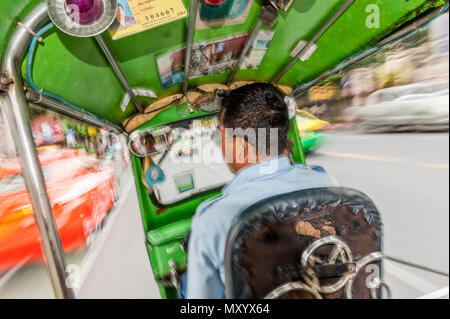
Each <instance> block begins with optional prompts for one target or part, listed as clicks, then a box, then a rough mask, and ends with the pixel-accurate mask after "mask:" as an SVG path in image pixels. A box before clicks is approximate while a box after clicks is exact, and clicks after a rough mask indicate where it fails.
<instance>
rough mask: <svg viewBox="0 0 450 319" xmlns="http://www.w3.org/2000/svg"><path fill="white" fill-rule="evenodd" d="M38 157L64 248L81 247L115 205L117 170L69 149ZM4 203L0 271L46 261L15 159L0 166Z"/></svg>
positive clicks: (0, 209) (0, 207)
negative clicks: (115, 176) (100, 165)
mask: <svg viewBox="0 0 450 319" xmlns="http://www.w3.org/2000/svg"><path fill="white" fill-rule="evenodd" d="M39 160H40V163H41V165H42V168H43V170H44V175H45V179H46V185H47V192H48V195H49V197H50V201H51V204H52V209H53V215H54V218H55V222H56V225H57V228H58V231H59V234H60V236H61V240H62V245H63V249H64V251H65V252H70V251H73V250H74V249H82V248H83V247H85V246H86V240H87V238H88V237H89V235H90V234H91V233H92V232H93V231H94V230H95V229H96V228H97V227H99V226H100V223H101V222H102V220H103V218H104V217H105V216H106V214H107V213H108V211H109V210H110V209H111V208H112V207H113V204H114V200H115V196H116V191H115V184H114V175H113V172H112V170H110V169H103V168H99V167H98V161H97V159H96V158H95V157H93V156H91V155H88V154H85V153H82V152H78V151H75V150H70V149H63V150H51V151H47V152H45V153H43V154H41V155H40V156H39ZM0 203H1V205H0V273H2V272H4V271H7V270H8V269H10V268H12V267H13V266H16V265H23V264H24V263H29V262H42V261H43V255H42V250H41V243H40V234H39V230H38V227H37V225H36V222H35V217H34V214H33V209H32V206H31V200H30V196H29V194H28V191H27V190H26V188H25V181H24V179H23V177H22V175H21V167H20V163H19V161H18V160H17V159H14V160H10V161H9V162H7V163H5V164H3V165H2V166H0Z"/></svg>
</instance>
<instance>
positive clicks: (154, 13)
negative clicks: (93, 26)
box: [109, 0, 187, 40]
mask: <svg viewBox="0 0 450 319" xmlns="http://www.w3.org/2000/svg"><path fill="white" fill-rule="evenodd" d="M118 3H119V8H118V10H117V15H116V19H115V20H114V23H113V24H112V26H111V28H110V29H109V31H110V33H111V37H112V38H113V39H114V40H117V39H121V38H123V37H127V36H130V35H133V34H136V33H139V32H142V31H146V30H149V29H153V28H156V27H159V26H161V25H164V24H167V23H170V22H174V21H177V20H179V19H183V18H185V17H187V11H186V7H185V6H184V4H183V1H182V0H152V1H142V0H118Z"/></svg>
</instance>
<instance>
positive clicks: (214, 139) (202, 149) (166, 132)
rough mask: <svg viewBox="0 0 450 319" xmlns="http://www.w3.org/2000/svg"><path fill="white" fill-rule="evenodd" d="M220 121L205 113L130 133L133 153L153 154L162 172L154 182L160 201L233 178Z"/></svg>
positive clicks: (214, 186)
mask: <svg viewBox="0 0 450 319" xmlns="http://www.w3.org/2000/svg"><path fill="white" fill-rule="evenodd" d="M218 124H219V123H218V117H217V116H216V115H213V116H205V117H200V118H194V119H190V120H184V121H180V122H176V123H171V124H169V125H166V126H161V127H154V128H151V129H147V130H146V131H145V132H140V133H139V135H137V134H134V133H133V134H134V135H133V136H130V138H131V141H132V144H131V150H132V151H133V153H135V154H136V152H141V153H140V155H141V157H144V156H142V155H145V156H150V157H151V159H152V162H153V165H154V166H156V167H158V168H159V169H160V171H162V173H163V178H161V179H160V180H159V181H158V182H156V183H154V184H153V185H152V191H153V194H154V198H155V199H156V200H157V201H158V202H159V204H161V205H171V204H175V203H177V202H180V201H182V200H185V199H188V198H190V197H192V196H195V195H197V194H201V193H205V192H208V191H212V190H217V189H219V188H221V187H223V186H224V185H225V184H227V183H228V182H229V181H230V180H231V179H232V178H233V176H234V175H233V173H232V172H231V171H230V169H229V168H228V165H227V164H226V163H225V160H224V158H223V155H222V146H221V137H220V133H219V130H218ZM139 136H140V137H139ZM133 143H134V144H133ZM138 156H139V155H138Z"/></svg>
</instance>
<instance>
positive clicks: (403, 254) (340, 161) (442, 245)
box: [308, 132, 449, 298]
mask: <svg viewBox="0 0 450 319" xmlns="http://www.w3.org/2000/svg"><path fill="white" fill-rule="evenodd" d="M308 164H309V165H321V166H323V167H324V168H325V169H326V170H327V171H328V172H329V173H331V174H332V175H334V176H335V177H336V178H337V180H338V181H339V182H340V183H341V184H342V185H343V186H347V187H351V188H356V189H359V190H361V191H363V192H365V193H366V194H367V195H368V196H369V197H371V198H372V200H373V201H374V202H375V204H376V205H377V206H378V209H379V210H380V212H381V214H382V220H383V224H384V253H385V254H386V255H388V256H392V257H396V258H399V259H402V260H406V261H409V262H413V263H418V264H420V265H424V266H427V267H431V268H434V269H437V270H440V271H443V272H448V269H449V233H448V225H449V198H448V192H449V134H448V133H406V134H405V133H393V134H359V133H355V132H337V133H333V134H332V136H331V137H330V139H329V140H328V142H327V143H325V145H324V146H323V147H322V148H320V149H319V150H317V151H316V153H313V154H310V155H309V158H308ZM385 280H386V282H387V283H388V284H389V285H390V286H391V288H392V290H393V297H394V298H417V297H419V296H422V295H425V294H428V293H431V292H433V291H435V290H438V289H441V288H445V287H447V286H448V284H449V282H448V278H446V277H442V276H439V275H434V274H430V273H428V272H425V271H422V270H417V269H414V268H411V267H407V266H403V265H399V264H397V263H392V262H386V263H385ZM405 281H406V282H408V283H409V284H408V285H406V284H405Z"/></svg>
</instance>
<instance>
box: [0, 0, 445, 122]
mask: <svg viewBox="0 0 450 319" xmlns="http://www.w3.org/2000/svg"><path fill="white" fill-rule="evenodd" d="M183 1H184V3H185V5H186V7H188V6H189V0H183ZM344 1H345V0H302V1H298V0H297V1H295V2H294V4H293V5H292V7H291V9H290V10H289V11H288V12H287V13H281V14H280V17H279V19H278V21H277V22H276V24H275V26H274V28H273V29H274V30H275V36H274V38H273V40H272V42H271V44H270V47H269V50H268V51H267V53H266V56H265V58H264V60H263V63H262V65H261V66H260V67H259V68H258V69H255V70H241V71H239V73H238V75H237V77H236V80H252V81H270V80H271V79H272V78H273V77H274V75H275V74H277V73H278V71H279V70H280V69H281V68H282V67H283V66H284V65H285V64H286V63H287V62H289V60H290V57H289V54H290V53H291V51H292V50H293V48H294V47H295V46H296V45H297V43H298V42H299V41H300V40H309V39H310V38H311V37H312V36H313V34H314V33H315V32H316V31H317V30H318V28H319V27H320V26H321V25H322V24H323V23H325V22H326V21H327V20H328V19H329V18H330V16H331V15H332V14H333V12H334V11H335V10H336V9H337V8H338V7H339V6H341V5H342V4H343V3H344ZM39 2H40V1H39V0H0V55H2V54H3V51H4V49H5V46H6V44H7V41H8V38H9V37H10V35H11V34H12V32H13V30H14V28H15V27H16V25H17V22H18V21H20V19H21V18H22V17H23V16H24V15H25V14H26V13H27V12H29V11H30V9H31V8H32V7H33V6H35V5H36V4H37V3H39ZM446 2H447V1H446V0H357V1H355V3H354V4H353V5H352V6H351V7H350V8H349V9H348V11H347V12H345V13H344V15H343V16H342V17H341V18H340V19H339V20H338V21H337V22H336V23H335V24H334V25H333V26H332V27H331V28H330V29H329V30H328V31H327V32H326V33H325V34H324V36H323V37H322V38H321V39H319V40H318V42H317V44H318V49H317V51H316V52H315V53H314V54H313V56H312V57H311V58H310V59H309V60H307V61H306V62H300V61H299V62H297V64H296V65H295V66H294V67H293V68H292V69H291V70H290V71H289V72H288V73H286V74H285V76H284V77H283V78H282V79H281V81H280V84H284V85H289V86H291V87H295V86H296V85H298V84H301V83H303V82H306V81H310V80H312V79H314V78H316V77H317V76H318V75H320V74H321V73H323V72H324V71H326V70H328V69H330V68H332V67H334V66H336V65H337V64H339V63H340V62H341V61H342V60H343V59H345V58H347V57H349V56H350V55H352V54H354V53H355V52H358V51H360V50H363V49H365V48H368V47H371V46H373V45H374V44H375V43H376V42H377V41H378V40H380V39H381V38H383V37H384V36H386V35H387V34H389V33H391V32H392V31H393V30H395V29H397V28H398V27H399V26H400V25H402V24H404V23H405V22H407V21H409V20H411V19H413V18H415V17H416V16H417V15H419V14H420V13H422V12H424V11H426V10H428V9H430V8H431V7H438V6H441V5H443V4H445V3H446ZM370 4H376V5H378V7H379V8H380V17H381V20H380V22H381V25H380V28H367V27H366V19H367V17H368V15H369V14H370V13H368V12H366V8H367V6H368V5H370ZM259 8H260V4H259V3H258V2H255V3H254V5H253V7H252V8H251V10H250V13H249V15H248V17H247V19H246V21H245V23H243V24H240V25H233V26H226V27H221V28H210V29H204V30H197V31H196V32H195V41H196V42H198V41H203V40H213V39H221V38H225V37H227V36H231V35H236V34H242V33H246V32H250V30H251V29H252V27H253V25H254V24H255V22H256V20H257V17H258V14H259ZM187 20H188V19H187V18H185V19H182V20H178V21H176V22H173V23H170V24H166V25H163V26H161V27H158V28H155V29H151V30H148V31H145V32H142V33H139V34H136V35H133V36H130V37H127V38H123V39H120V40H116V41H113V40H112V39H111V37H110V35H109V33H108V32H106V33H105V38H106V40H107V42H108V44H109V45H110V47H111V50H112V51H113V52H114V54H115V56H116V58H117V59H118V61H119V64H120V65H121V67H122V69H123V71H124V73H125V75H126V76H127V78H128V80H129V82H130V84H131V86H132V87H140V88H148V89H151V90H153V91H154V92H155V93H156V94H157V95H158V98H161V97H165V96H168V95H171V94H174V93H177V92H179V91H180V90H181V85H175V86H173V87H171V88H169V89H167V90H164V89H163V88H162V85H161V81H160V77H159V72H158V67H157V64H156V58H157V57H158V56H159V55H161V54H164V53H166V52H169V51H171V50H174V49H176V48H180V47H182V46H183V45H185V42H186V31H187ZM44 38H45V41H44V42H45V44H44V45H40V46H39V47H38V49H37V53H36V56H35V61H34V69H33V76H34V81H35V84H36V86H37V87H38V88H43V89H44V90H45V91H48V92H51V93H53V94H56V95H59V96H61V97H63V98H64V99H66V100H67V101H69V102H71V103H73V104H75V105H78V106H80V107H83V108H85V109H86V110H88V111H90V112H92V113H94V114H96V115H97V116H99V117H102V118H105V119H107V120H110V121H112V122H115V123H121V122H122V121H123V120H124V119H125V118H127V117H128V116H130V115H131V114H133V113H135V112H136V110H135V108H134V106H133V105H132V104H129V105H128V108H127V109H126V111H125V112H122V110H121V109H120V102H121V100H122V97H123V95H124V93H125V91H124V89H123V88H122V86H121V84H120V82H119V80H118V79H117V77H116V76H115V74H114V72H113V70H112V68H111V67H110V66H109V64H108V63H107V61H106V59H105V57H104V56H103V54H102V52H101V51H100V49H99V48H98V46H97V44H96V42H95V40H94V39H93V38H74V37H70V36H68V35H66V34H64V33H62V32H61V31H59V30H56V29H53V30H52V31H50V32H48V34H46V35H45V36H44ZM229 75H230V72H229V71H227V72H223V73H220V74H217V75H212V76H203V77H200V78H196V79H192V80H191V81H190V84H191V86H197V85H200V84H205V83H226V82H227V79H228V77H229ZM141 102H142V103H143V104H144V105H145V104H148V103H150V102H152V100H151V99H142V101H141Z"/></svg>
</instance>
